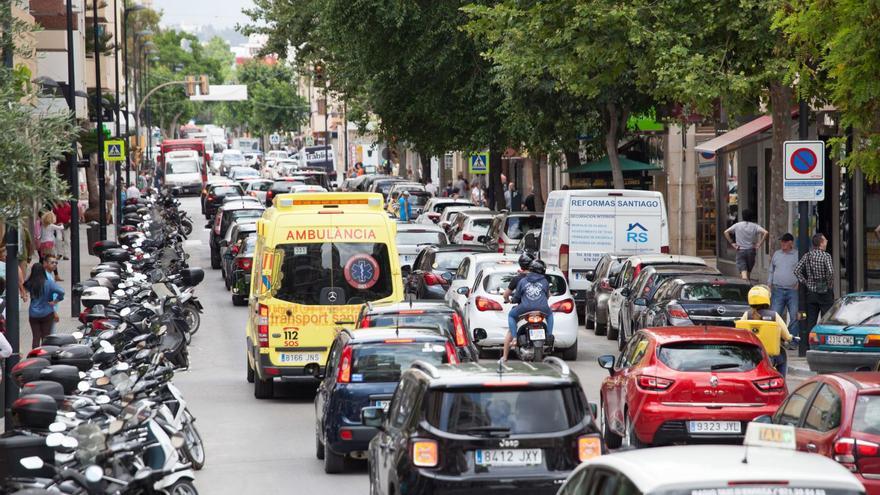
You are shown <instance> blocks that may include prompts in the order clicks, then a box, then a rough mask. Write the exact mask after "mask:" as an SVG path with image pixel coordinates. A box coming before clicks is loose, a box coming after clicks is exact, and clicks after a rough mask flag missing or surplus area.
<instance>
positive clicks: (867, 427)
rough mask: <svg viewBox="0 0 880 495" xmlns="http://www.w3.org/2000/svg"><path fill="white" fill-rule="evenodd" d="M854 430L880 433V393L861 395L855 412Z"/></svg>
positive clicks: (871, 433)
mask: <svg viewBox="0 0 880 495" xmlns="http://www.w3.org/2000/svg"><path fill="white" fill-rule="evenodd" d="M852 430H853V431H857V432H860V433H867V434H869V435H880V395H859V397H858V398H857V399H856V409H855V412H854V413H853V422H852Z"/></svg>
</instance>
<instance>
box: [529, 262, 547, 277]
mask: <svg viewBox="0 0 880 495" xmlns="http://www.w3.org/2000/svg"><path fill="white" fill-rule="evenodd" d="M529 271H530V272H532V273H537V274H539V275H544V274H545V273H547V265H545V264H544V262H543V261H541V260H534V261H532V263H531V264H530V265H529Z"/></svg>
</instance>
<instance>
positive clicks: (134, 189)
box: [125, 182, 141, 199]
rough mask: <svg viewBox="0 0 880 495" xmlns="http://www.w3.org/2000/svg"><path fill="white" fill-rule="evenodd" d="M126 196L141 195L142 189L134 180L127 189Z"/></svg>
mask: <svg viewBox="0 0 880 495" xmlns="http://www.w3.org/2000/svg"><path fill="white" fill-rule="evenodd" d="M125 197H126V198H127V199H131V198H135V199H138V198H140V197H141V190H140V189H138V188H137V186H136V185H134V182H132V183H131V185H130V186H128V189H126V190H125Z"/></svg>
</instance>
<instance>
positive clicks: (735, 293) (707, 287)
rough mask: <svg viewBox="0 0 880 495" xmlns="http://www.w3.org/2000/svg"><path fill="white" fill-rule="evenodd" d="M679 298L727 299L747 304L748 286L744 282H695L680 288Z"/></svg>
mask: <svg viewBox="0 0 880 495" xmlns="http://www.w3.org/2000/svg"><path fill="white" fill-rule="evenodd" d="M679 299H682V300H686V301H729V302H737V303H743V304H748V300H749V286H748V285H745V284H735V285H733V284H730V285H729V284H716V283H697V284H687V285H685V286H684V287H683V288H682V289H681V297H679Z"/></svg>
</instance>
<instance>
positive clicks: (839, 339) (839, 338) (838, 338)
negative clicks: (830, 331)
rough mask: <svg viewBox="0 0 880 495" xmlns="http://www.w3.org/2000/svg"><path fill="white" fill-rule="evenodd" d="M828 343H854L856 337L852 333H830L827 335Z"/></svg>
mask: <svg viewBox="0 0 880 495" xmlns="http://www.w3.org/2000/svg"><path fill="white" fill-rule="evenodd" d="M825 342H826V343H827V344H828V345H853V344H855V338H854V337H853V336H852V335H829V336H827V337H825Z"/></svg>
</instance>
